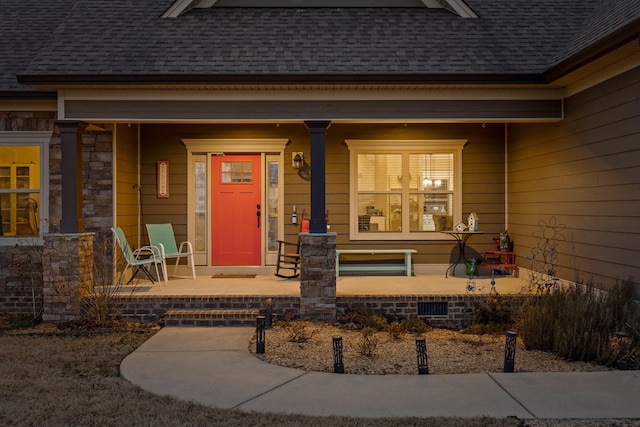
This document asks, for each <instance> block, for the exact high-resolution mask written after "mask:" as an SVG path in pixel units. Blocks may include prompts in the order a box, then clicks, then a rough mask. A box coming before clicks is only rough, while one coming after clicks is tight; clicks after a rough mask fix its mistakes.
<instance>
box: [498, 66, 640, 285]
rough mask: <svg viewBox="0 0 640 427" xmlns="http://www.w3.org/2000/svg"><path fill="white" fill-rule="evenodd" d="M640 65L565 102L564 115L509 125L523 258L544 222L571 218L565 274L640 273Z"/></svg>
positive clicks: (610, 279) (512, 197)
mask: <svg viewBox="0 0 640 427" xmlns="http://www.w3.org/2000/svg"><path fill="white" fill-rule="evenodd" d="M639 94H640V68H636V69H634V70H631V71H629V72H627V73H625V74H623V75H621V76H618V77H616V78H614V79H612V80H610V81H608V82H605V83H603V84H600V85H598V86H596V87H594V88H591V89H589V90H586V91H584V92H581V93H579V94H577V95H574V96H572V97H570V98H568V99H567V100H566V101H565V116H566V117H565V120H563V121H562V122H558V123H551V124H516V125H509V129H508V139H509V149H508V162H509V164H508V168H509V174H508V176H509V183H508V188H509V197H508V200H509V206H508V209H509V231H510V235H511V237H512V239H514V240H515V241H516V254H517V255H518V257H519V258H520V259H521V260H523V259H524V258H526V257H530V256H531V249H532V248H533V247H534V246H536V245H537V244H538V239H537V238H536V237H534V236H533V234H534V232H536V231H537V230H539V226H538V222H539V221H545V222H549V221H550V219H551V217H555V220H556V222H557V223H558V224H565V225H566V228H565V229H564V230H563V231H562V235H563V237H564V239H565V240H564V241H561V242H559V244H558V246H557V248H558V250H559V252H560V257H559V262H558V267H559V269H558V274H559V276H560V277H562V278H564V279H568V280H576V281H585V282H594V283H596V284H602V285H604V286H611V285H612V284H614V283H615V282H616V280H617V279H620V280H631V281H633V282H638V278H639V277H640V261H638V260H639V256H640V225H638V224H639V221H638V220H639V216H640V185H639V184H640V142H639V141H640V100H639Z"/></svg>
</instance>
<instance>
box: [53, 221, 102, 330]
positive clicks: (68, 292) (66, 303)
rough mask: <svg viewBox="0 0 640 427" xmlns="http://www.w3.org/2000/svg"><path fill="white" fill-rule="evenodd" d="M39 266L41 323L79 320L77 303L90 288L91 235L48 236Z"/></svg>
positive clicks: (91, 268)
mask: <svg viewBox="0 0 640 427" xmlns="http://www.w3.org/2000/svg"><path fill="white" fill-rule="evenodd" d="M42 264H43V277H42V280H43V286H44V289H43V295H44V311H43V314H42V320H44V321H51V322H60V321H68V320H76V319H79V318H80V316H81V307H80V301H81V299H82V298H83V297H84V296H86V295H88V294H89V293H90V292H91V290H92V286H93V233H78V234H73V233H64V234H63V233H60V234H54V233H52V234H47V235H46V236H45V237H44V249H43V254H42Z"/></svg>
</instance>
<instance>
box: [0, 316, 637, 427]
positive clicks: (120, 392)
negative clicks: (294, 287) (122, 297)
mask: <svg viewBox="0 0 640 427" xmlns="http://www.w3.org/2000/svg"><path fill="white" fill-rule="evenodd" d="M2 323H3V322H2V319H1V318H0V402H1V403H0V425H6V426H36V425H37V426H63V425H64V426H98V425H99V426H118V427H120V426H123V425H126V426H147V425H153V426H256V425H264V426H282V427H293V426H296V427H297V426H300V427H306V426H320V427H323V426H327V427H328V426H337V427H341V426H345V427H346V426H369V427H378V426H396V425H402V426H417V427H427V426H435V427H452V426H459V427H476V426H477V427H479V426H486V427H489V426H496V427H511V426H539V427H541V426H575V427H577V426H584V425H591V426H603V427H607V426H614V425H616V426H631V425H633V424H632V423H633V421H632V420H629V421H625V420H615V422H614V420H612V421H611V422H609V421H607V420H592V421H591V422H587V421H586V420H574V421H554V420H531V421H526V422H524V421H522V420H517V419H514V418H506V419H493V418H487V417H476V418H441V417H439V418H420V419H418V418H393V419H392V418H380V419H363V418H349V417H310V416H304V415H284V414H269V413H252V412H241V411H238V410H229V409H217V408H210V407H206V406H203V405H199V404H195V403H192V402H185V401H181V400H178V399H174V398H169V397H162V396H156V395H154V394H152V393H149V392H146V391H144V390H141V389H140V388H138V387H137V386H135V385H133V384H131V383H129V382H127V381H125V380H123V379H122V378H120V377H119V373H118V368H119V365H120V362H121V361H122V359H123V358H124V357H125V356H126V355H127V354H129V353H130V352H132V351H133V350H134V349H135V348H137V347H138V346H139V345H140V344H142V343H143V342H144V341H145V340H147V339H148V338H149V337H150V336H151V335H153V334H154V333H155V332H156V331H157V328H154V327H148V326H144V325H140V326H138V327H136V326H134V325H124V327H122V325H110V327H109V328H102V329H94V328H85V327H78V326H75V327H68V328H65V329H59V328H56V327H53V326H51V325H40V326H37V327H35V328H27V329H22V330H17V331H16V330H5V328H3V327H2ZM298 345H300V344H298Z"/></svg>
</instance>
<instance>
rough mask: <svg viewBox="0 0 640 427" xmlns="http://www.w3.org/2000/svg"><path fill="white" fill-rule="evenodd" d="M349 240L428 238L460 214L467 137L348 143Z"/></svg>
mask: <svg viewBox="0 0 640 427" xmlns="http://www.w3.org/2000/svg"><path fill="white" fill-rule="evenodd" d="M346 142H347V145H348V147H349V150H350V165H351V166H350V168H351V173H350V177H351V178H350V179H351V182H350V188H351V209H350V213H351V216H350V218H351V228H350V237H351V239H353V240H400V239H413V240H422V239H424V240H428V239H434V238H439V236H438V234H439V233H438V232H440V231H445V230H451V229H452V228H453V224H454V223H455V221H454V219H455V220H459V218H460V217H461V204H462V194H461V189H462V182H461V181H462V148H463V146H464V143H466V141H460V140H455V141H360V140H358V141H354V140H349V141H346Z"/></svg>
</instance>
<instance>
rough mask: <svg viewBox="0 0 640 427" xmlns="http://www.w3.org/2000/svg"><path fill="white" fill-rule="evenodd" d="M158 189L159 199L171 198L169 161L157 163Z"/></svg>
mask: <svg viewBox="0 0 640 427" xmlns="http://www.w3.org/2000/svg"><path fill="white" fill-rule="evenodd" d="M156 177H157V183H156V188H157V190H158V193H157V196H158V198H159V199H168V198H169V161H168V160H158V161H157V163H156Z"/></svg>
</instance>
